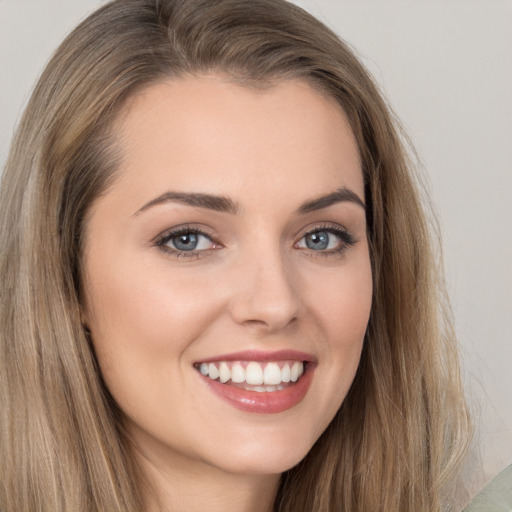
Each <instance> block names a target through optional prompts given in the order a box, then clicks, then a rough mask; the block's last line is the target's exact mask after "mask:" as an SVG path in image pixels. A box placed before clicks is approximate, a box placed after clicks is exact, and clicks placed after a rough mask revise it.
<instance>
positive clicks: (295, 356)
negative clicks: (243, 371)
mask: <svg viewBox="0 0 512 512" xmlns="http://www.w3.org/2000/svg"><path fill="white" fill-rule="evenodd" d="M217 361H259V362H262V363H266V362H270V361H306V362H309V363H314V362H316V358H315V357H314V356H313V355H311V354H308V353H306V352H299V351H297V350H278V351H275V352H268V351H260V350H244V351H241V352H231V353H229V354H222V355H219V356H214V357H209V358H207V359H201V360H200V361H197V363H215V362H217Z"/></svg>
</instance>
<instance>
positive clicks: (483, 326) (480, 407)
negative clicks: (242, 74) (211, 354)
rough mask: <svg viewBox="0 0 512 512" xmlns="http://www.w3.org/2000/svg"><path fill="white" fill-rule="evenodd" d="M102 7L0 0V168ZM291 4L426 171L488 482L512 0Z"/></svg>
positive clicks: (511, 252) (503, 322) (506, 373)
mask: <svg viewBox="0 0 512 512" xmlns="http://www.w3.org/2000/svg"><path fill="white" fill-rule="evenodd" d="M103 3H104V2H102V1H99V0H72V1H69V0H0V73H1V78H0V165H1V166H3V163H4V162H5V158H6V155H7V151H8V146H9V143H10V140H11V137H12V133H13V130H14V127H15V125H16V122H17V120H18V118H19V116H20V114H21V112H22V109H23V106H24V105H25V103H26V101H27V98H28V95H29V93H30V91H31V88H32V87H33V85H34V82H35V80H36V78H37V77H38V75H39V73H40V72H41V70H42V68H43V66H44V64H45V63H46V61H47V60H48V58H49V56H50V55H51V53H52V52H53V50H54V49H55V48H56V47H57V45H58V43H59V42H60V41H61V40H62V38H63V36H64V35H65V34H66V33H67V32H69V31H70V30H71V29H72V28H73V27H74V26H75V25H76V24H77V23H78V22H79V21H80V20H81V19H82V18H83V17H84V16H85V15H86V14H88V13H89V12H91V11H92V10H93V9H95V8H96V7H98V6H99V5H101V4H103ZM296 3H297V4H299V5H301V6H302V7H304V8H306V9H307V10H309V11H310V12H311V13H313V14H314V15H315V16H317V17H318V18H320V19H321V20H322V21H323V22H325V23H326V24H327V25H328V26H330V27H331V28H333V29H334V30H335V31H336V32H337V33H338V34H340V35H341V37H342V38H344V39H345V40H346V41H348V42H349V43H350V44H351V45H352V46H353V47H354V48H355V49H356V52H357V53H358V55H359V56H360V58H361V59H362V60H363V62H364V63H365V64H366V66H367V67H368V68H369V70H370V71H371V72H372V73H373V75H374V76H375V77H376V79H377V81H378V82H379V83H380V84H381V87H382V89H383V91H384V94H385V95H386V96H387V98H388V99H389V102H390V104H391V105H392V106H393V108H394V110H395V111H396V112H397V114H398V116H399V117H400V119H401V120H402V123H403V125H404V126H405V128H406V130H407V132H408V133H409V135H410V137H411V138H412V140H413V142H414V145H415V147H416V150H417V152H418V154H419V155H420V158H421V161H422V164H423V166H424V168H425V170H426V173H427V174H428V179H429V181H430V185H431V195H432V197H433V199H434V202H435V204H436V209H437V212H438V215H439V218H440V224H441V230H442V235H443V244H444V261H445V268H446V275H447V282H448V290H449V294H450V297H451V299H452V304H453V309H454V313H455V318H456V328H457V333H458V336H459V339H460V343H461V350H462V356H463V362H464V368H465V379H466V389H467V394H468V398H469V400H470V402H471V404H472V409H473V414H474V420H475V422H476V427H477V435H476V438H475V441H474V445H473V457H474V459H473V464H474V466H475V474H477V473H478V471H477V466H478V464H479V460H480V459H481V466H482V469H483V474H484V476H483V477H480V476H479V477H475V478H477V480H478V479H481V480H484V479H488V478H490V477H491V476H493V475H494V474H495V473H497V472H498V471H499V470H500V469H502V468H504V467H505V466H507V465H508V464H510V463H511V462H512V398H511V395H512V371H511V370H512V206H511V201H512V0H463V1H458V0H438V1H435V0H402V1H395V0H316V1H313V0H303V1H301V0H297V1H296ZM480 483H482V482H480V481H478V482H476V484H475V485H477V486H478V485H480Z"/></svg>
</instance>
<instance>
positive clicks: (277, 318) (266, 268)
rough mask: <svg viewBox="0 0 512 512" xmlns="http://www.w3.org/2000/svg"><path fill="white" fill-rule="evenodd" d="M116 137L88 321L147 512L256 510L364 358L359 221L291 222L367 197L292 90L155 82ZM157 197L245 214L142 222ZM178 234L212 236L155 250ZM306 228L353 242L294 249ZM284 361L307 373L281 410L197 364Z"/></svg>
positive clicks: (337, 146)
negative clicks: (299, 362)
mask: <svg viewBox="0 0 512 512" xmlns="http://www.w3.org/2000/svg"><path fill="white" fill-rule="evenodd" d="M116 130H117V133H118V146H119V149H120V151H121V155H122V163H121V166H120V169H119V174H118V176H117V179H116V180H115V181H114V183H113V185H112V186H111V187H110V188H109V190H108V191H107V192H106V193H105V194H104V195H102V196H101V197H100V198H98V199H97V200H96V202H95V203H94V204H93V206H92V209H91V211H90V214H89V218H88V225H87V231H86V243H85V256H84V258H85V260H84V266H85V289H86V307H85V311H86V313H85V317H84V323H86V324H87V326H88V328H89V329H90V330H91V333H92V340H93V344H94V349H95V351H96V355H97V358H98V361H99V365H100V368H101V371H102V374H103V377H104V379H105V382H106V385H107V386H108V388H109V390H110V392H111V394H112V396H113V397H114V398H115V400H116V401H117V403H118V404H119V406H120V408H121V409H122V411H123V412H124V414H125V416H126V419H125V422H126V426H127V428H128V431H129V432H130V433H131V436H132V439H133V445H134V451H135V454H136V457H137V458H138V460H139V461H140V464H141V467H142V470H143V472H144V473H145V475H146V477H147V480H148V482H149V483H150V487H151V491H148V492H147V496H146V501H147V504H146V505H147V506H146V509H147V510H148V511H153V510H155V511H156V510H171V509H172V510H188V511H192V512H193V511H196V510H197V511H200V510H201V511H202V510H210V511H217V510H219V511H220V510H222V511H223V512H227V511H230V510H233V511H235V510H236V511H238V512H239V511H264V510H268V509H269V508H270V506H271V503H272V500H273V499H274V496H275V492H276V489H277V486H278V483H279V476H280V474H281V473H282V472H283V471H285V470H287V469H289V468H291V467H293V466H294V465H295V464H297V463H298V462H299V461H300V460H301V459H302V458H303V457H304V456H305V455H306V453H307V452H308V451H309V449H310V448H311V447H312V445H313V444H314V443H315V441H316V440H317V439H318V437H319V436H320V435H321V433H322V432H323V431H324V430H325V428H326V427H327V425H328V424H329V422H330V421H331V420H332V418H333V417H334V415H335V413H336V411H337V410H338V408H339V406H340V404H341V402H342V401H343V399H344V397H345V395H346V393H347V392H348V390H349V387H350V385H351V382H352V380H353V378H354V375H355V372H356V369H357V366H358V363H359V359H360V353H361V348H362V344H363V338H364V334H365V330H366V326H367V322H368V317H369V312H370V306H371V296H372V278H371V268H370V259H369V250H368V242H367V238H366V219H365V210H364V207H363V206H361V205H360V204H357V203H356V202H354V201H341V202H336V203H335V204H331V205H329V206H327V207H324V208H320V209H316V210H314V211H309V212H306V213H298V212H297V209H298V208H299V207H300V206H301V205H302V204H304V203H305V202H307V201H311V200H313V199H316V198H318V197H320V196H324V195H328V194H331V193H333V192H335V191H336V190H339V189H340V188H341V187H345V188H346V189H350V190H351V191H352V192H353V193H354V194H356V195H357V196H358V197H359V198H361V201H362V200H363V199H364V187H363V178H362V172H361V164H360V160H359V154H358V150H357V146H356V143H355V140H354V137H353V134H352V131H351V129H350V127H349V124H348V122H347V120H346V117H345V115H344V113H343V112H342V110H341V109H340V107H339V106H338V105H337V103H336V102H335V101H334V100H333V99H331V98H329V97H326V96H324V95H321V94H320V93H319V92H317V91H315V90H314V89H312V88H311V87H310V86H309V85H308V84H306V83H304V82H301V81H298V80H288V81H281V82H278V83H276V84H274V85H273V86H272V87H270V88H267V89H264V90H256V89H250V88H246V87H242V86H240V85H237V84H234V83H232V82H229V81H228V80H227V79H225V78H224V77H222V76H204V77H190V78H184V79H179V80H174V81H168V82H164V83H161V84H157V85H152V86H150V87H149V88H147V89H146V90H145V91H143V92H141V93H139V94H138V95H137V96H136V97H135V98H133V99H132V101H131V102H130V104H129V105H128V106H127V107H126V109H125V111H124V113H123V116H122V117H121V119H120V121H119V123H118V126H117V128H116ZM169 191H173V192H176V191H177V192H186V193H203V194H212V195H219V196H223V197H227V198H230V199H231V200H232V201H233V202H236V203H237V205H238V207H239V211H238V212H236V213H233V212H223V211H222V212H221V211H212V210H210V209H207V208H202V207H197V206H191V205H188V204H183V203H180V202H178V201H167V202H161V203H158V204H154V205H152V206H146V207H145V208H144V206H145V205H148V203H150V202H151V201H153V200H154V199H155V198H158V197H159V196H161V195H162V194H164V193H166V192H169ZM183 225H185V226H189V227H199V228H200V229H202V230H203V231H205V232H206V233H207V234H208V237H209V238H206V237H205V238H201V245H200V248H201V250H197V251H194V252H193V254H192V255H190V253H188V255H184V254H179V255H177V253H176V252H172V248H171V247H170V246H171V245H172V244H171V243H170V242H169V243H168V245H167V248H168V249H169V248H170V249H171V252H169V251H168V252H166V251H165V250H164V248H163V247H162V246H159V245H158V244H157V242H156V241H157V240H158V239H159V236H160V238H161V235H162V234H166V233H168V232H169V230H171V229H172V228H175V227H176V226H183ZM315 227H316V228H318V229H319V230H322V229H323V230H324V231H325V229H331V228H341V229H343V230H345V231H348V232H349V233H350V235H351V237H352V241H353V243H352V244H346V243H344V242H343V241H342V240H341V239H340V238H339V236H338V235H335V234H330V235H329V240H330V241H331V242H332V243H331V245H332V246H333V247H334V250H331V249H329V250H325V251H323V250H312V249H310V248H308V247H307V245H306V244H305V238H304V235H305V232H306V231H308V229H311V228H315ZM210 238H211V240H212V241H210ZM203 249H204V250H203ZM284 349H292V350H299V351H302V352H306V353H308V354H311V355H312V356H313V357H314V358H315V360H316V363H317V366H316V369H315V371H314V374H313V380H312V384H311V386H310V388H309V391H308V392H307V394H306V396H305V397H304V399H303V400H302V401H301V402H300V403H298V404H297V405H296V406H294V407H292V408H291V409H288V410H286V411H284V412H281V413H278V414H255V413H249V412H246V411H241V410H239V409H236V408H235V407H233V406H232V405H230V404H229V403H227V402H225V401H224V400H222V399H220V398H219V397H218V396H216V395H215V394H213V393H212V392H211V390H210V389H209V388H208V386H206V385H205V383H204V380H203V379H202V378H201V376H200V374H199V373H198V371H197V369H196V368H194V363H195V362H197V361H201V360H204V359H207V358H212V357H216V356H219V355H222V354H227V353H231V352H238V351H242V350H259V351H265V352H267V351H277V350H284Z"/></svg>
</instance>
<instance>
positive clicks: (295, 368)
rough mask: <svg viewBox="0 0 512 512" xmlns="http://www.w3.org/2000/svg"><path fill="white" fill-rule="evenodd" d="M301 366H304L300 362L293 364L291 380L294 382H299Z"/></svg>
mask: <svg viewBox="0 0 512 512" xmlns="http://www.w3.org/2000/svg"><path fill="white" fill-rule="evenodd" d="M301 366H302V364H301V363H299V362H298V361H295V363H293V366H292V369H291V371H290V380H291V381H292V382H297V380H298V379H299V372H300V367H301Z"/></svg>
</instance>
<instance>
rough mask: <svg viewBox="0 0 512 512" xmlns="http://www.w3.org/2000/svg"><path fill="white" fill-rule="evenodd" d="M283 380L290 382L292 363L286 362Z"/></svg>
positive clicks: (282, 375)
mask: <svg viewBox="0 0 512 512" xmlns="http://www.w3.org/2000/svg"><path fill="white" fill-rule="evenodd" d="M281 381H282V382H290V365H289V364H288V363H286V364H285V365H284V366H283V369H282V370H281Z"/></svg>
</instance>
